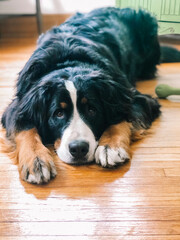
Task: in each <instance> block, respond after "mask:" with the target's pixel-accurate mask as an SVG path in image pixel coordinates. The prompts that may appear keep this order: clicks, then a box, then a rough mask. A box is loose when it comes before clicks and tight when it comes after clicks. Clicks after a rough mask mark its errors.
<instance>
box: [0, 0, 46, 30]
mask: <svg viewBox="0 0 180 240" xmlns="http://www.w3.org/2000/svg"><path fill="white" fill-rule="evenodd" d="M34 1H35V5H34V6H35V7H33V6H31V5H30V6H27V5H28V2H27V1H26V0H23V1H16V0H0V19H3V18H12V17H32V16H34V17H36V22H37V31H38V34H41V33H42V28H43V27H42V17H41V7H40V0H34ZM25 6H26V7H25Z"/></svg>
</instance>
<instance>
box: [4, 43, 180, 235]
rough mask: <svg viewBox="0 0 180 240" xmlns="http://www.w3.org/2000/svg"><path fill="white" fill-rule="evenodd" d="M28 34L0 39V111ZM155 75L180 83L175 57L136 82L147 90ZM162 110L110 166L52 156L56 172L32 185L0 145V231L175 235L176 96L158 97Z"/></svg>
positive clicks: (179, 135) (179, 227) (178, 194)
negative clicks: (127, 153) (118, 163)
mask: <svg viewBox="0 0 180 240" xmlns="http://www.w3.org/2000/svg"><path fill="white" fill-rule="evenodd" d="M34 48H35V39H1V42H0V114H2V111H3V109H4V108H5V106H6V105H7V103H8V102H9V101H10V99H11V97H12V95H13V92H14V91H13V86H14V84H15V79H16V77H17V73H18V72H19V71H20V70H21V68H22V67H23V65H24V64H25V62H26V61H27V59H28V57H29V56H30V54H31V53H32V51H33V50H34ZM157 83H169V84H171V85H174V86H179V87H180V63H176V64H164V65H162V66H160V67H159V76H158V78H157V79H156V80H151V81H146V82H140V83H138V88H139V90H141V91H142V92H144V93H150V94H153V95H154V89H155V86H156V85H157ZM160 102H161V104H162V115H161V117H160V118H159V119H158V120H157V121H156V122H155V123H154V124H153V126H152V132H151V134H149V135H148V136H147V137H146V138H145V139H143V140H141V141H139V142H136V143H134V144H133V145H132V153H133V157H132V160H131V161H130V162H129V163H128V164H126V165H125V166H123V167H120V168H118V169H115V170H107V169H103V168H101V167H99V166H96V165H89V166H79V167H74V166H69V165H66V164H64V163H62V162H61V161H60V160H57V158H56V162H57V163H56V165H57V168H58V176H57V177H56V178H55V179H54V180H53V181H52V182H50V183H49V184H47V185H44V186H35V185H31V184H28V183H25V182H23V181H21V180H20V179H19V173H18V170H17V166H16V165H13V164H12V162H11V160H10V159H9V158H8V157H7V156H6V155H4V154H3V153H0V239H3V240H6V239H9V240H24V239H32V240H34V239H44V240H51V239H62V240H70V239H71V240H81V239H82V240H87V239H90V240H118V239H125V240H132V239H133V240H146V239H148V240H150V239H154V240H165V239H168V240H175V239H176V240H179V239H180V98H178V97H174V98H171V99H170V100H161V101H160Z"/></svg>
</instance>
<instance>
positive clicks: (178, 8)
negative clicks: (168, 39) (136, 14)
mask: <svg viewBox="0 0 180 240" xmlns="http://www.w3.org/2000/svg"><path fill="white" fill-rule="evenodd" d="M116 6H117V7H120V8H125V7H132V8H135V9H138V8H143V9H146V10H148V11H149V12H151V13H152V14H153V15H154V16H155V17H156V18H157V19H158V23H159V34H160V35H162V34H180V0H116Z"/></svg>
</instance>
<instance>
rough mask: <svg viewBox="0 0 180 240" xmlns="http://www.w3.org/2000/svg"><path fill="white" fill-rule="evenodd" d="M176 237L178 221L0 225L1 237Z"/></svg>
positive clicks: (179, 229) (178, 231) (16, 223)
mask: <svg viewBox="0 0 180 240" xmlns="http://www.w3.org/2000/svg"><path fill="white" fill-rule="evenodd" d="M152 229H153V234H154V235H178V234H180V221H155V222H153V221H144V222H143V221H128V222H126V221H125V222H124V221H121V222H115V221H113V222H95V221H94V222H20V223H18V222H14V223H9V222H7V223H2V224H1V225H0V233H1V236H8V235H10V236H18V235H21V236H30V235H35V236H36V235H37V236H59V235H60V236H84V235H85V236H103V235H105V236H108V235H110V236H126V235H130V236H133V235H134V236H135V235H139V236H141V235H150V236H151V235H152Z"/></svg>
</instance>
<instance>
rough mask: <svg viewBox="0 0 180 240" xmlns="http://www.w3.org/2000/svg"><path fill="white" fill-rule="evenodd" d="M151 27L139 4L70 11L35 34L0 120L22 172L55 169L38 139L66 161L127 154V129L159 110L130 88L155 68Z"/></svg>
mask: <svg viewBox="0 0 180 240" xmlns="http://www.w3.org/2000/svg"><path fill="white" fill-rule="evenodd" d="M157 30H158V25H157V21H156V19H155V18H154V17H152V16H151V15H150V14H149V13H148V12H146V11H143V10H138V11H135V10H133V9H130V8H126V9H117V8H113V7H109V8H100V9H96V10H93V11H91V12H90V13H87V14H81V13H77V14H76V15H75V16H73V17H71V18H69V19H68V20H67V21H66V22H65V23H63V24H61V25H60V26H58V27H54V28H52V29H51V30H49V31H48V32H46V33H45V34H42V35H41V36H40V37H39V40H38V45H37V49H36V50H35V51H34V53H33V54H32V56H31V57H30V59H29V60H28V61H27V63H26V64H25V66H24V68H23V69H22V71H21V72H20V73H19V77H18V80H17V84H16V94H15V97H14V99H13V101H12V102H11V103H10V105H9V106H8V107H7V109H6V110H5V112H4V114H3V116H2V120H1V121H2V125H3V127H4V128H5V129H6V137H7V139H9V140H10V141H11V142H12V144H15V147H16V156H17V158H18V165H19V171H20V175H21V177H22V179H24V180H25V181H27V182H30V183H37V184H41V183H45V182H48V181H49V180H50V179H51V178H53V177H55V176H56V168H55V164H54V162H53V157H52V156H51V153H50V151H49V150H48V148H47V147H46V144H54V147H55V150H56V153H57V155H58V156H59V158H60V159H61V160H62V161H64V162H66V163H68V164H74V165H80V164H86V163H89V162H92V161H95V162H96V163H97V164H100V165H101V166H103V167H114V166H116V165H118V164H121V163H124V162H125V161H127V160H128V159H129V158H130V150H129V149H130V142H131V140H132V138H133V136H135V135H136V134H138V133H139V131H141V130H143V129H148V128H149V127H150V126H151V123H152V122H153V121H154V120H155V119H156V118H157V117H158V116H159V115H160V105H159V103H158V101H157V100H156V99H154V98H152V97H151V96H149V95H145V94H142V93H140V92H139V91H137V90H136V88H135V82H136V80H137V79H150V78H153V77H154V76H155V74H156V65H157V64H159V63H160V60H161V47H160V45H159V42H158V37H157ZM177 52H178V51H176V53H177Z"/></svg>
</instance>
